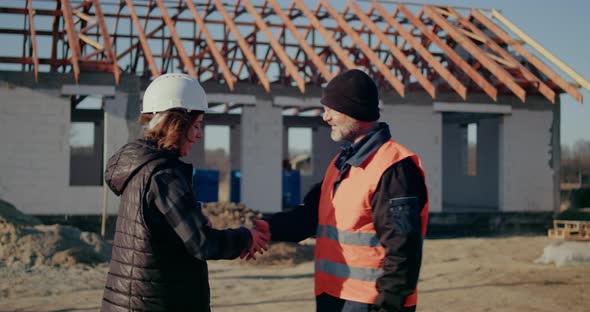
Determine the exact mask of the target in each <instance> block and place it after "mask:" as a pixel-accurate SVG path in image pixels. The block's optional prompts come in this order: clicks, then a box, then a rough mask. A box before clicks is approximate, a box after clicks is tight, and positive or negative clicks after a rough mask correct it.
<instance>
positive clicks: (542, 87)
mask: <svg viewBox="0 0 590 312" xmlns="http://www.w3.org/2000/svg"><path fill="white" fill-rule="evenodd" d="M448 10H449V12H450V13H451V14H453V15H454V16H455V17H456V18H457V19H458V21H459V22H460V23H461V25H463V26H467V27H468V28H469V29H470V30H471V31H472V32H473V33H475V34H476V35H477V36H480V37H481V38H482V39H483V40H484V41H483V42H484V44H486V45H487V46H488V47H489V48H490V49H491V50H492V51H494V52H495V53H497V54H499V55H500V56H501V59H494V60H495V61H496V62H499V63H502V61H506V63H508V64H511V65H512V66H513V67H515V68H517V69H518V70H520V72H521V73H522V75H523V76H524V78H526V79H527V80H529V81H532V82H534V83H535V84H534V85H535V86H536V87H537V89H538V90H539V92H541V94H543V95H544V96H545V97H546V98H547V99H548V100H549V101H550V102H551V103H553V104H555V92H553V90H551V89H550V88H549V87H548V86H547V85H546V84H545V83H544V82H543V81H541V80H540V79H539V78H537V77H536V76H535V75H533V74H532V73H531V72H530V71H529V70H528V69H526V68H525V67H524V66H522V64H521V63H520V62H519V61H517V60H516V59H515V58H514V57H513V56H512V55H511V54H510V53H508V52H507V51H506V50H504V49H502V48H501V47H500V46H499V45H498V44H497V43H496V42H495V41H494V40H492V39H491V38H490V37H488V35H486V34H485V33H484V32H483V31H481V30H480V29H479V28H477V27H476V26H475V25H473V24H472V23H471V22H470V21H469V19H468V18H463V17H461V15H459V13H458V12H457V11H455V9H453V8H448ZM488 56H490V55H488ZM506 63H504V64H506ZM511 65H508V66H511Z"/></svg>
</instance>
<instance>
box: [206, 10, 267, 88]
mask: <svg viewBox="0 0 590 312" xmlns="http://www.w3.org/2000/svg"><path fill="white" fill-rule="evenodd" d="M215 6H216V7H217V10H218V11H219V13H221V15H222V16H223V18H224V19H225V22H226V23H227V26H228V27H229V29H230V30H231V32H232V33H233V34H234V36H235V37H236V40H237V41H238V45H239V46H240V49H241V50H242V53H243V54H244V56H246V59H248V62H250V64H249V65H250V66H251V67H252V69H254V71H255V72H256V74H257V75H258V81H260V83H262V86H264V89H265V90H266V92H270V82H269V80H268V77H267V76H266V73H265V72H264V71H263V70H262V67H260V64H259V63H258V60H257V59H256V56H254V54H253V53H252V51H251V50H250V47H249V45H248V43H247V42H246V40H244V38H243V37H242V35H241V34H240V31H239V29H238V27H237V26H236V24H235V23H234V21H233V20H232V19H231V18H229V15H228V14H227V11H226V10H225V7H224V6H223V3H222V2H221V0H215Z"/></svg>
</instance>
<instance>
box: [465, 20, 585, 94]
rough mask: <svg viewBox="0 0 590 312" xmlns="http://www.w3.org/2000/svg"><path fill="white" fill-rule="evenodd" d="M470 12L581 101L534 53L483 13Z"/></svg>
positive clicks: (573, 89)
mask: <svg viewBox="0 0 590 312" xmlns="http://www.w3.org/2000/svg"><path fill="white" fill-rule="evenodd" d="M471 14H472V15H473V17H474V18H475V19H476V20H477V21H479V22H480V23H482V24H483V25H484V26H485V27H487V28H488V29H489V30H490V31H491V32H493V33H494V34H495V35H496V36H498V37H499V38H501V39H502V40H504V42H506V43H507V44H508V45H510V46H511V47H512V48H513V49H514V50H515V51H516V52H517V53H518V54H520V55H522V56H523V57H524V58H526V59H527V60H528V61H529V63H531V64H533V66H535V67H536V68H537V69H538V70H539V71H541V72H542V73H543V74H544V75H546V76H547V77H549V79H551V80H552V81H554V82H555V84H557V85H558V86H559V87H560V88H562V89H563V90H564V91H565V92H567V93H569V95H571V96H572V97H573V98H575V99H576V100H577V101H578V102H580V103H582V101H583V98H582V94H581V93H580V92H579V91H578V90H576V88H574V87H573V86H572V85H570V84H569V83H567V82H566V81H565V80H563V79H562V78H561V77H560V76H559V75H558V74H557V73H555V72H554V71H553V70H551V68H549V66H547V65H545V64H544V63H543V62H541V60H539V59H538V58H537V57H536V56H535V55H533V54H532V53H531V52H529V51H528V50H527V49H525V48H524V47H523V46H522V45H521V44H520V43H519V42H516V41H514V40H512V39H511V37H510V36H509V35H508V34H507V33H506V32H505V31H504V30H502V29H501V28H500V27H498V26H496V24H494V23H493V22H492V21H490V20H489V19H488V18H487V17H486V16H485V15H483V14H481V12H479V10H475V9H473V10H471Z"/></svg>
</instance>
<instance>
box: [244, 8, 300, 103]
mask: <svg viewBox="0 0 590 312" xmlns="http://www.w3.org/2000/svg"><path fill="white" fill-rule="evenodd" d="M243 1H244V6H245V7H246V10H247V11H248V13H250V15H252V17H254V22H255V23H256V25H257V26H258V28H259V29H260V30H262V32H263V33H264V35H265V36H266V38H268V40H269V41H270V45H271V46H272V48H273V50H274V51H275V53H276V54H277V56H278V57H279V59H280V60H281V61H282V62H283V65H285V67H286V68H287V70H288V71H289V73H290V74H291V77H293V79H294V80H295V82H296V83H297V87H298V88H299V90H300V91H301V93H304V92H305V81H304V80H303V78H302V77H301V75H300V74H299V71H298V70H297V68H295V65H293V62H291V59H289V57H288V56H287V54H286V53H285V50H283V47H281V44H280V43H279V42H278V41H277V40H276V39H275V37H274V36H273V35H272V33H271V32H270V30H269V29H268V26H267V25H266V23H264V21H263V20H262V17H260V15H259V14H258V12H256V10H255V9H254V7H253V6H252V4H251V3H250V1H249V0H243Z"/></svg>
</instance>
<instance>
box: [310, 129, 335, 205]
mask: <svg viewBox="0 0 590 312" xmlns="http://www.w3.org/2000/svg"><path fill="white" fill-rule="evenodd" d="M330 131H331V130H330V127H327V126H319V127H315V128H313V131H312V134H311V161H312V171H313V174H312V175H310V176H301V200H303V198H304V197H305V195H306V194H307V192H308V191H309V190H310V189H311V187H312V186H313V185H314V184H316V183H319V182H321V181H322V180H323V179H324V174H325V173H326V169H327V168H328V165H329V164H330V161H332V158H334V156H336V154H338V153H339V152H340V148H339V145H340V144H338V143H336V142H334V141H332V139H331V138H330Z"/></svg>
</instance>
